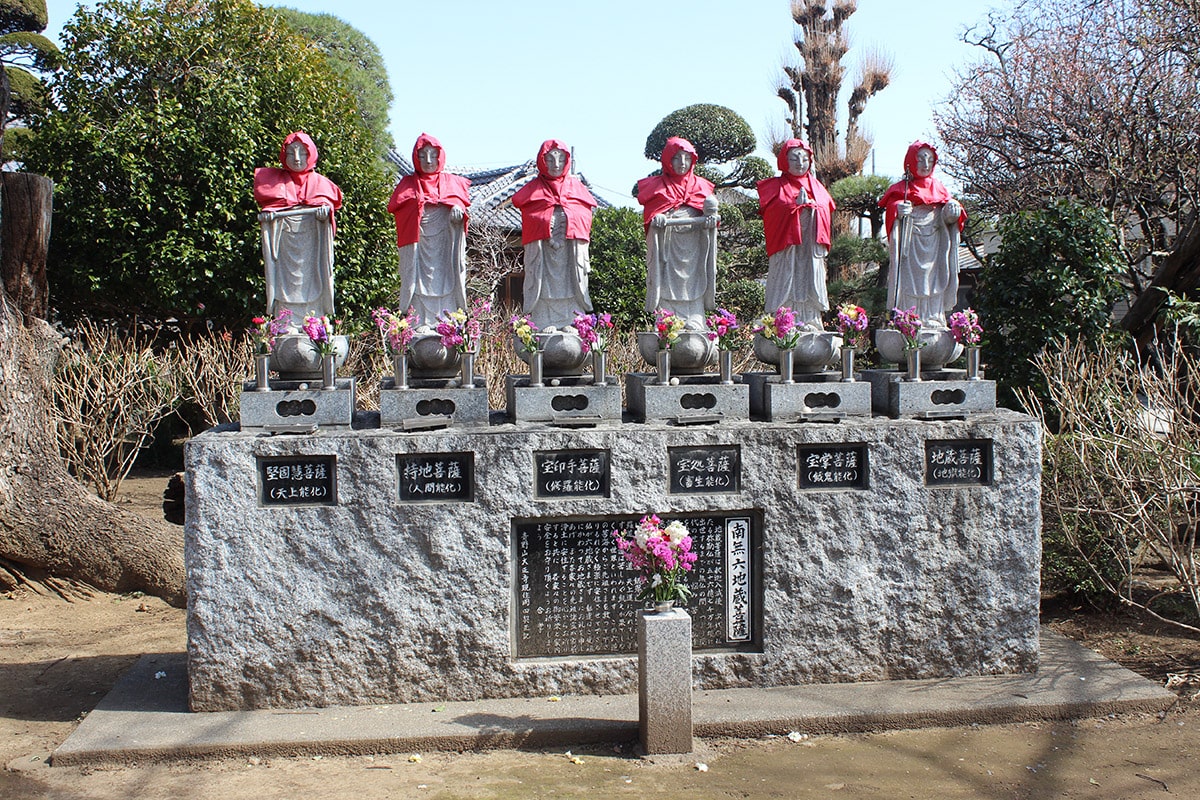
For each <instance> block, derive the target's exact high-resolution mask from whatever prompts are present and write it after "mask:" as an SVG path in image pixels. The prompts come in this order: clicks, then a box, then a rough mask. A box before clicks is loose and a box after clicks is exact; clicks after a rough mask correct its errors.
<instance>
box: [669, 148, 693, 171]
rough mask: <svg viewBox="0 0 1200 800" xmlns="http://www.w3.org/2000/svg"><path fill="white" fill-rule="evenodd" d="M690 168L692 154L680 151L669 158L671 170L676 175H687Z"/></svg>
mask: <svg viewBox="0 0 1200 800" xmlns="http://www.w3.org/2000/svg"><path fill="white" fill-rule="evenodd" d="M691 168H692V154H691V153H689V152H688V151H686V150H680V151H679V152H678V153H676V154H675V155H673V156H671V170H672V171H673V172H674V173H675V174H676V175H687V174H688V170H690V169H691Z"/></svg>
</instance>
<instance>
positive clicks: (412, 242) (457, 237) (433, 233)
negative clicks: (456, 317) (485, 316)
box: [388, 133, 471, 327]
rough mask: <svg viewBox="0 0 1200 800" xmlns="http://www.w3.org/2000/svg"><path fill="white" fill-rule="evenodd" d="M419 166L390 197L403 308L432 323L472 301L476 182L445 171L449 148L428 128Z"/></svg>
mask: <svg viewBox="0 0 1200 800" xmlns="http://www.w3.org/2000/svg"><path fill="white" fill-rule="evenodd" d="M412 160H413V165H414V167H415V169H416V172H415V173H414V174H412V175H406V176H404V178H402V179H401V180H400V183H399V184H398V185H397V186H396V189H395V191H393V192H392V197H391V199H390V200H389V201H388V211H390V212H391V213H392V215H393V216H394V217H395V218H396V245H397V247H399V248H400V300H399V307H400V308H408V307H409V306H412V307H413V309H414V310H415V311H416V314H417V319H418V324H419V325H420V326H423V327H432V326H434V325H436V324H437V317H438V315H439V314H440V313H442V312H443V311H447V310H448V311H453V310H454V309H457V308H464V309H465V308H466V307H467V220H468V214H467V208H468V207H469V206H470V205H471V200H470V197H469V196H468V189H469V187H470V185H471V182H470V181H469V180H467V179H466V178H464V177H462V176H460V175H453V174H451V173H448V172H445V171H444V170H445V166H446V151H445V150H444V149H443V148H442V145H441V143H440V142H438V140H437V139H435V138H433V137H432V136H430V135H429V134H427V133H422V134H421V135H420V136H418V137H417V141H416V143H415V144H414V145H413V151H412Z"/></svg>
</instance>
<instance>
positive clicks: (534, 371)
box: [464, 350, 545, 386]
mask: <svg viewBox="0 0 1200 800" xmlns="http://www.w3.org/2000/svg"><path fill="white" fill-rule="evenodd" d="M464 380H465V378H464ZM529 385H530V386H544V385H545V384H544V383H543V382H542V351H541V350H534V351H533V352H532V353H530V354H529Z"/></svg>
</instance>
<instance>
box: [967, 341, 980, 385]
mask: <svg viewBox="0 0 1200 800" xmlns="http://www.w3.org/2000/svg"><path fill="white" fill-rule="evenodd" d="M967 380H969V381H977V380H979V347H978V346H977V345H976V346H971V347H968V348H967Z"/></svg>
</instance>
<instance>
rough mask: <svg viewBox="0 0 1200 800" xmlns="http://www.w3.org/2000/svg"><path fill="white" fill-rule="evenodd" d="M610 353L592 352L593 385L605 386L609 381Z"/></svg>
mask: <svg viewBox="0 0 1200 800" xmlns="http://www.w3.org/2000/svg"><path fill="white" fill-rule="evenodd" d="M607 370H608V353H606V352H604V351H603V350H593V351H592V385H593V386H604V385H605V383H606V382H607V381H608V372H607Z"/></svg>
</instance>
